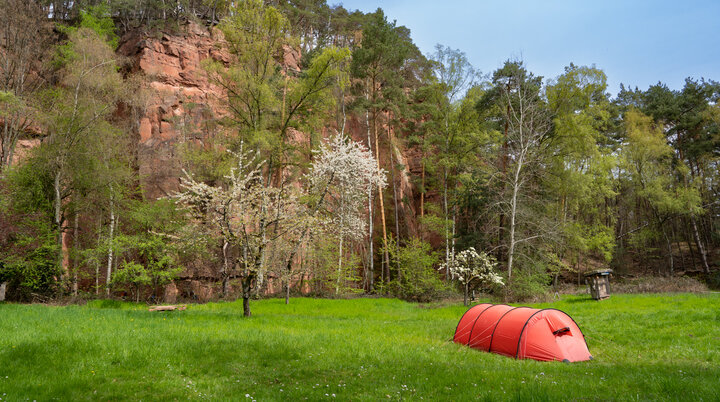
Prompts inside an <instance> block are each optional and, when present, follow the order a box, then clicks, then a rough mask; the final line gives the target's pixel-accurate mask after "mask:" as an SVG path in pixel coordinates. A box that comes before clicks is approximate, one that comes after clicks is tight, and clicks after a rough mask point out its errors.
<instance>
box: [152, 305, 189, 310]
mask: <svg viewBox="0 0 720 402" xmlns="http://www.w3.org/2000/svg"><path fill="white" fill-rule="evenodd" d="M185 309H187V306H186V305H182V306H151V307H150V309H149V311H173V310H178V311H183V310H185Z"/></svg>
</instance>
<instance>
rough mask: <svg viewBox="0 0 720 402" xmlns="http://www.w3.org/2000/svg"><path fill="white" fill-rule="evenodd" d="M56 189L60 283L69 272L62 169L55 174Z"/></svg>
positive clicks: (56, 226)
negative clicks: (64, 231)
mask: <svg viewBox="0 0 720 402" xmlns="http://www.w3.org/2000/svg"><path fill="white" fill-rule="evenodd" d="M54 190H55V228H56V229H57V245H58V257H57V258H58V264H59V266H60V267H61V268H62V275H61V276H60V283H63V282H64V281H65V279H67V275H68V272H67V271H66V270H67V267H66V266H64V264H63V241H62V238H63V228H62V224H63V216H62V198H61V196H60V171H59V170H58V172H57V173H56V174H55V182H54Z"/></svg>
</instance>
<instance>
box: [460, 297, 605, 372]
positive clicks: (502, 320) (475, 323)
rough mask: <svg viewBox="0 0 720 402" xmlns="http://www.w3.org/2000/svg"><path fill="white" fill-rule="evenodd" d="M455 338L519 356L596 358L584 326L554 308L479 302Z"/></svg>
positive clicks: (487, 348)
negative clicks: (579, 325) (588, 344)
mask: <svg viewBox="0 0 720 402" xmlns="http://www.w3.org/2000/svg"><path fill="white" fill-rule="evenodd" d="M453 341H454V342H457V343H460V344H463V345H467V346H470V347H471V348H474V349H480V350H483V351H486V352H492V353H497V354H501V355H505V356H510V357H514V358H516V359H534V360H540V361H563V362H579V361H585V360H591V359H592V356H591V355H590V351H589V350H588V347H587V343H586V342H585V336H584V335H583V334H582V332H581V331H580V327H578V325H577V324H576V323H575V321H574V320H573V319H572V318H570V316H568V315H567V314H565V313H564V312H562V311H560V310H556V309H552V308H547V309H535V308H530V307H512V306H508V305H505V304H488V303H484V304H478V305H476V306H473V307H472V308H470V309H469V310H468V311H466V312H465V314H463V316H462V318H460V322H459V323H458V325H457V328H456V329H455V336H454V337H453Z"/></svg>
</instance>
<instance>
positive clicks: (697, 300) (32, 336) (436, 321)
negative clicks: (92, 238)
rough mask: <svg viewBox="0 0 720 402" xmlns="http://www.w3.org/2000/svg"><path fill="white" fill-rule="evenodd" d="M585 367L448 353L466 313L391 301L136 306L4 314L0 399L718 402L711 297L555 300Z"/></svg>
mask: <svg viewBox="0 0 720 402" xmlns="http://www.w3.org/2000/svg"><path fill="white" fill-rule="evenodd" d="M548 306H552V307H554V308H558V309H561V310H563V311H565V312H567V313H568V314H569V315H570V316H572V317H573V318H574V319H575V320H576V321H577V323H578V325H579V326H580V328H581V329H582V330H583V332H584V333H585V336H586V338H587V343H588V345H589V347H590V352H591V353H592V354H593V356H594V357H595V360H593V361H590V362H583V363H573V364H565V363H541V362H536V361H530V360H514V359H510V358H507V357H503V356H499V355H495V354H488V353H483V352H479V351H476V350H472V349H469V348H467V347H464V346H459V345H456V344H453V343H452V342H450V339H451V338H452V335H453V331H454V329H455V325H456V324H457V322H458V320H459V319H460V316H461V315H462V314H463V312H464V311H465V308H464V307H463V306H462V305H457V304H454V305H417V304H411V303H405V302H402V301H398V300H389V299H356V300H320V299H292V300H291V304H290V305H285V304H284V302H283V301H282V300H274V299H273V300H261V301H255V302H253V303H252V308H253V314H254V316H253V317H252V318H249V319H246V318H243V317H242V303H241V302H232V303H230V302H228V303H211V304H205V305H191V306H189V307H188V310H186V311H181V312H168V313H151V312H148V311H147V309H146V308H145V306H140V305H134V304H123V303H118V302H109V301H95V302H91V303H89V304H88V305H86V306H67V307H50V306H44V305H15V304H0V398H2V400H3V401H5V400H26V399H29V400H38V401H40V400H50V399H59V400H88V399H93V400H94V399H103V400H120V399H122V400H124V399H129V400H176V399H177V400H185V399H213V400H227V399H237V400H262V401H265V400H303V399H309V400H326V399H339V400H378V399H413V400H421V399H425V400H470V399H480V400H508V399H510V400H522V401H526V400H556V399H565V400H566V399H589V400H596V399H603V400H607V399H623V400H624V399H633V400H636V399H640V400H658V399H670V400H718V399H719V398H720V385H719V384H720V383H719V382H718V377H720V295H719V294H704V295H693V294H663V295H613V296H612V297H611V298H610V299H608V300H604V301H602V302H596V301H592V300H590V299H589V298H588V297H587V296H565V297H564V298H563V299H562V300H560V301H557V302H555V303H552V304H538V305H533V307H548Z"/></svg>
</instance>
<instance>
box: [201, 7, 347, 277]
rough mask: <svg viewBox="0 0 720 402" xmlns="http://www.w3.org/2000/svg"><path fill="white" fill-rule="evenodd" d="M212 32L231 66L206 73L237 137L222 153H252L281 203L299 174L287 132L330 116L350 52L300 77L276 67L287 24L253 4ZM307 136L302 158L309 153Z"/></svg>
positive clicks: (334, 52)
mask: <svg viewBox="0 0 720 402" xmlns="http://www.w3.org/2000/svg"><path fill="white" fill-rule="evenodd" d="M219 27H220V29H221V30H222V31H223V33H224V34H225V38H226V40H227V43H228V46H229V48H230V52H231V54H232V55H233V57H234V60H233V61H232V63H231V64H230V66H228V67H226V66H224V65H222V64H220V63H209V64H207V65H206V70H207V72H208V75H209V77H210V79H211V80H212V81H213V82H214V83H217V84H218V85H220V86H221V87H222V88H223V89H224V90H225V96H226V97H225V98H223V99H222V101H223V103H224V104H225V105H226V106H227V108H228V109H229V111H230V115H229V116H228V119H227V120H228V121H226V122H225V123H226V124H225V125H226V126H227V127H230V128H232V130H233V131H236V133H237V135H232V136H229V137H230V138H231V140H230V141H229V143H228V144H226V145H227V147H228V148H230V149H235V150H237V147H238V143H242V144H246V145H247V146H249V147H251V148H253V149H257V150H258V151H259V152H260V155H261V159H262V160H265V161H266V162H267V163H266V164H265V166H264V167H263V171H262V172H260V174H261V176H262V177H263V180H262V181H261V182H262V183H263V185H264V186H266V187H267V189H266V191H267V192H268V193H273V194H275V195H276V196H277V197H280V198H283V197H285V196H286V194H285V193H286V192H288V191H290V186H289V185H288V183H289V182H290V181H291V180H292V179H296V178H297V177H298V176H299V175H300V174H301V170H300V169H299V167H300V166H302V165H303V164H304V160H303V159H302V157H303V156H304V155H306V154H307V153H303V152H297V151H298V148H302V145H303V144H298V143H297V142H296V141H293V140H291V139H290V138H289V137H288V132H289V130H290V129H291V128H310V127H312V126H313V125H316V124H317V120H318V118H317V117H318V116H321V115H322V114H323V112H324V111H327V110H332V109H333V106H334V100H333V98H332V90H333V88H334V87H336V86H338V85H339V86H340V87H344V85H346V82H347V74H346V73H345V72H344V71H343V68H344V66H345V65H346V64H347V59H348V58H349V56H350V52H349V50H348V49H346V48H335V47H327V48H323V49H322V50H320V51H318V52H316V53H315V56H314V57H313V58H312V59H311V60H309V62H308V63H307V64H306V65H305V68H304V69H302V70H301V71H294V70H292V69H290V68H289V66H286V65H283V64H281V63H280V62H278V59H279V58H280V56H282V55H284V52H286V51H288V50H289V49H290V46H292V44H293V42H294V40H293V38H292V37H290V36H289V29H290V26H289V23H288V20H287V18H286V17H285V16H284V15H283V14H282V13H280V11H278V10H277V9H276V8H274V7H271V6H267V5H265V4H264V3H263V2H262V1H259V0H251V1H246V2H241V3H238V4H235V8H234V9H233V12H232V13H231V14H230V15H229V16H228V17H227V18H225V19H224V20H223V21H222V23H221V24H220V26H219ZM309 132H313V131H312V130H309ZM313 135H314V134H311V136H310V141H309V144H308V151H309V150H310V149H312V148H313V143H312V139H313ZM288 167H290V168H291V170H290V171H287V170H286V169H287V168H288ZM219 179H222V178H219ZM277 221H278V220H277V219H276V220H274V221H273V222H277ZM279 228H280V226H279V225H278V224H277V223H274V224H273V225H272V227H270V228H268V229H269V230H271V232H272V233H271V234H270V235H272V236H278V235H279V232H278V229H279ZM265 251H267V250H266V249H265V248H263V252H265ZM260 261H261V265H260V267H259V268H258V271H257V272H256V275H257V277H258V280H259V282H261V284H262V282H263V279H264V274H265V267H264V261H265V256H264V255H263V256H261V257H260ZM290 264H292V261H290ZM258 289H259V287H258Z"/></svg>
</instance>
